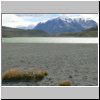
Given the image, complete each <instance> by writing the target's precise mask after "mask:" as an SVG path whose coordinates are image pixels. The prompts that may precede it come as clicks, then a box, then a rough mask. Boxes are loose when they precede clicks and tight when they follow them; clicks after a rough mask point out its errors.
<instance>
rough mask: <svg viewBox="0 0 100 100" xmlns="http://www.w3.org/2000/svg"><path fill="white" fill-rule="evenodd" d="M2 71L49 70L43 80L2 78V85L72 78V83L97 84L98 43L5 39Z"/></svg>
mask: <svg viewBox="0 0 100 100" xmlns="http://www.w3.org/2000/svg"><path fill="white" fill-rule="evenodd" d="M1 60H2V68H1V70H2V74H3V73H4V72H5V71H6V70H9V69H11V68H16V67H17V68H22V69H23V70H29V69H31V68H40V69H44V70H47V71H48V76H47V77H45V78H44V79H43V80H41V81H38V82H34V81H26V82H25V81H18V82H6V83H5V82H3V83H2V85H3V86H58V82H59V81H60V80H70V81H71V82H72V85H73V86H97V85H98V45H97V44H46V43H44V44H38V43H2V54H1Z"/></svg>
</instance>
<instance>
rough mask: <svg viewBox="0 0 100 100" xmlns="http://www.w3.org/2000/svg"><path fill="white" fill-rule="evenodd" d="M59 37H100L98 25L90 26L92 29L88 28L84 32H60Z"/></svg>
mask: <svg viewBox="0 0 100 100" xmlns="http://www.w3.org/2000/svg"><path fill="white" fill-rule="evenodd" d="M57 36H58V37H70V36H72V37H98V27H95V28H90V29H87V30H85V31H83V32H77V33H74V32H72V33H68V32H65V33H59V35H57Z"/></svg>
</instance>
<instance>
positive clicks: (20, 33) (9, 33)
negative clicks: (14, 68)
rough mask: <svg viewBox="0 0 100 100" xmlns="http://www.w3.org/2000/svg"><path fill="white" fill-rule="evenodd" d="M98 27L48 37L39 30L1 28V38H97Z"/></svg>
mask: <svg viewBox="0 0 100 100" xmlns="http://www.w3.org/2000/svg"><path fill="white" fill-rule="evenodd" d="M97 36H98V27H95V28H90V29H87V30H85V31H83V32H64V33H57V34H53V35H49V34H48V33H47V32H44V31H41V30H24V29H17V28H10V27H4V26H2V37H97Z"/></svg>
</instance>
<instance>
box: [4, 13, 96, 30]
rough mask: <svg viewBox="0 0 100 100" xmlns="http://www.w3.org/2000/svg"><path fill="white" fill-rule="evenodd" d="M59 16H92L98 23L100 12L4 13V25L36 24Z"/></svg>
mask: <svg viewBox="0 0 100 100" xmlns="http://www.w3.org/2000/svg"><path fill="white" fill-rule="evenodd" d="M59 16H67V17H70V18H77V17H83V18H91V19H93V20H94V21H96V22H97V23H98V14H2V26H7V27H14V28H15V27H18V26H29V25H34V26H35V25H36V24H37V23H39V22H45V21H47V20H49V19H53V18H56V17H59Z"/></svg>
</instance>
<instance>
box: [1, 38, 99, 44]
mask: <svg viewBox="0 0 100 100" xmlns="http://www.w3.org/2000/svg"><path fill="white" fill-rule="evenodd" d="M2 43H98V38H66V37H63V38H62V37H12V38H2Z"/></svg>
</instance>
